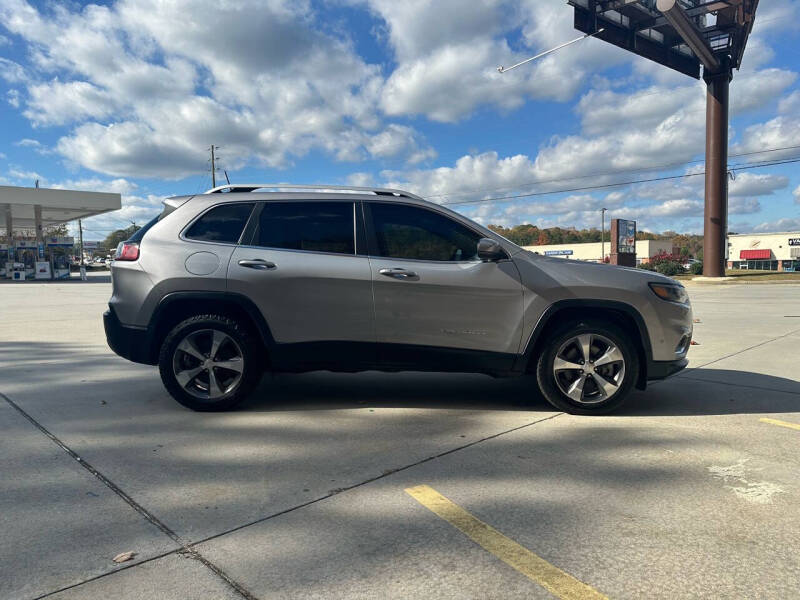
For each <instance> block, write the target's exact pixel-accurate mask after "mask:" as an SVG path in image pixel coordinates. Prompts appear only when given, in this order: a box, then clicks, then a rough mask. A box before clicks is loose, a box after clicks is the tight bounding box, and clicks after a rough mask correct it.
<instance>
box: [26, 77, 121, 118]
mask: <svg viewBox="0 0 800 600" xmlns="http://www.w3.org/2000/svg"><path fill="white" fill-rule="evenodd" d="M115 109H116V102H115V101H114V98H113V97H112V95H111V93H110V92H108V91H107V90H105V89H102V88H99V87H97V86H96V85H93V84H91V83H88V82H86V81H70V82H69V83H62V82H60V81H59V80H58V79H54V80H53V81H50V82H48V83H42V84H35V85H30V86H28V108H27V109H26V110H25V111H24V112H23V114H24V115H25V116H26V117H27V118H28V119H30V121H31V122H32V123H33V124H34V125H35V126H39V125H65V124H70V123H74V122H76V121H83V120H85V119H87V118H94V119H102V118H105V117H108V116H110V115H111V114H113V113H114V111H115Z"/></svg>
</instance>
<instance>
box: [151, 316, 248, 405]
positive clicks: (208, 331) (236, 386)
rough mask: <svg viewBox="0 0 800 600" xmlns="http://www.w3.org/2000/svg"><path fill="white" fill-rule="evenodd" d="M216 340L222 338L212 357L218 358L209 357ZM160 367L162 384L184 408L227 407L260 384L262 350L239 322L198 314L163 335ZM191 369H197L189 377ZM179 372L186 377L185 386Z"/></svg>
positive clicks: (235, 403)
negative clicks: (179, 379)
mask: <svg viewBox="0 0 800 600" xmlns="http://www.w3.org/2000/svg"><path fill="white" fill-rule="evenodd" d="M215 332H217V333H215ZM217 339H219V340H222V341H221V342H220V343H219V344H218V345H217V347H216V357H214V358H215V359H216V358H218V359H219V361H217V360H214V359H212V358H209V355H210V354H211V352H212V350H214V343H215V340H217ZM189 342H191V343H189ZM182 344H183V345H182ZM187 344H188V345H187ZM179 345H182V349H181V350H178V346H179ZM183 348H188V349H190V350H191V352H187V351H186V350H184V349H183ZM198 352H199V355H200V356H198ZM202 356H205V357H206V362H205V363H204V362H203V361H202V360H201V358H202ZM239 357H240V360H239ZM209 361H211V362H209ZM222 365H225V366H222ZM228 367H234V368H228ZM158 370H159V372H160V374H161V381H163V382H164V387H166V388H167V391H168V392H169V393H170V395H171V396H172V397H173V398H175V400H177V401H178V402H179V403H181V404H182V405H183V406H185V407H187V408H191V409H192V410H196V411H201V412H212V411H223V410H230V409H232V408H233V407H235V406H236V405H237V404H239V403H240V402H242V401H243V400H244V399H245V398H247V397H248V396H249V395H250V393H251V392H252V391H253V389H254V388H255V387H256V386H257V385H258V382H259V381H260V379H261V375H262V373H263V361H262V352H261V348H260V344H259V343H258V342H257V341H256V339H255V338H254V336H253V335H252V334H251V333H250V331H249V330H248V329H247V328H246V327H244V326H242V325H241V324H240V323H238V322H237V321H235V320H233V319H231V318H229V317H227V316H225V315H215V314H205V315H196V316H194V317H190V318H188V319H186V320H185V321H182V322H181V323H178V324H177V325H176V326H175V327H174V328H173V329H172V331H170V332H169V334H168V335H167V337H166V338H164V342H163V343H162V344H161V350H160V352H159V355H158ZM195 371H199V373H198V374H197V375H194V376H191V377H189V375H191V374H192V373H194V372H195ZM209 372H211V373H213V377H212V376H210V375H209ZM178 375H183V376H184V377H185V379H184V384H183V385H182V384H181V383H180V382H179V381H178ZM237 376H238V379H237ZM187 381H188V383H187ZM204 388H205V396H204ZM212 390H213V391H212Z"/></svg>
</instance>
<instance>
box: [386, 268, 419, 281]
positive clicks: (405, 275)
mask: <svg viewBox="0 0 800 600" xmlns="http://www.w3.org/2000/svg"><path fill="white" fill-rule="evenodd" d="M378 272H379V273H380V274H381V275H386V277H394V278H395V279H411V278H412V277H416V276H417V274H416V273H415V272H414V271H409V270H408V269H400V268H394V269H381V270H380V271H378Z"/></svg>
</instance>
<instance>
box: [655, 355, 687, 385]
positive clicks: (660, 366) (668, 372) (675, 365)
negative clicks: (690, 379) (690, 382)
mask: <svg viewBox="0 0 800 600" xmlns="http://www.w3.org/2000/svg"><path fill="white" fill-rule="evenodd" d="M688 364H689V359H687V358H686V357H684V358H679V359H677V360H651V361H650V362H649V364H648V365H647V381H654V380H659V379H666V378H667V377H672V376H673V375H675V373H679V372H680V371H683V370H684V369H685V368H686V365H688Z"/></svg>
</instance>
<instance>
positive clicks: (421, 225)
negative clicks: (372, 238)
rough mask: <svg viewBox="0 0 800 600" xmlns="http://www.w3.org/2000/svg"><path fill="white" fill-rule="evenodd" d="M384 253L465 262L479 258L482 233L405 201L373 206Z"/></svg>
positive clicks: (373, 218) (382, 252) (377, 234)
mask: <svg viewBox="0 0 800 600" xmlns="http://www.w3.org/2000/svg"><path fill="white" fill-rule="evenodd" d="M371 210H372V222H373V226H374V229H375V235H376V237H377V241H378V252H379V254H380V256H386V257H388V258H414V259H419V260H437V261H461V260H475V259H477V257H478V240H479V239H480V236H479V235H478V234H477V233H475V232H473V231H472V230H470V229H467V228H466V227H464V226H463V225H461V224H460V223H456V222H455V221H453V220H452V219H449V218H448V217H445V216H443V215H440V214H437V213H435V212H433V211H430V210H426V209H423V208H416V207H413V206H403V205H401V204H379V203H374V204H372V205H371Z"/></svg>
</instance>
